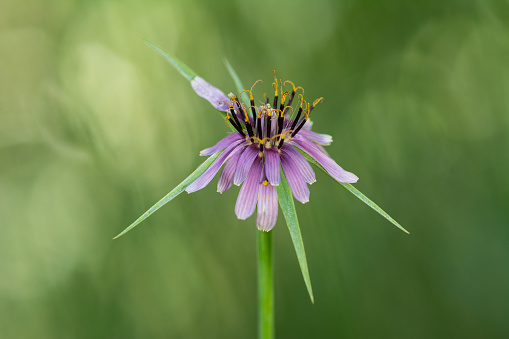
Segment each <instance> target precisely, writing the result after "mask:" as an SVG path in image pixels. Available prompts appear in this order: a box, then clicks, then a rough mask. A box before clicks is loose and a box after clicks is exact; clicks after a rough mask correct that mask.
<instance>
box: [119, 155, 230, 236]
mask: <svg viewBox="0 0 509 339" xmlns="http://www.w3.org/2000/svg"><path fill="white" fill-rule="evenodd" d="M221 152H222V151H219V152H217V153H214V154H213V155H211V156H210V157H209V158H208V159H207V160H205V162H204V163H202V164H201V165H200V166H199V167H198V168H197V169H196V170H195V171H194V172H193V173H191V175H190V176H188V177H187V178H186V179H184V181H182V182H181V183H180V184H179V185H178V186H177V187H175V188H174V189H173V190H172V191H171V192H170V193H168V194H166V195H165V196H164V197H163V198H162V199H161V200H159V201H158V202H157V203H156V204H155V205H154V206H152V207H150V208H149V210H148V211H146V212H145V213H143V215H142V216H141V217H139V218H138V219H136V221H135V222H133V223H132V224H131V225H129V227H127V228H126V229H125V230H123V231H122V232H121V233H120V234H118V235H117V236H116V237H115V238H113V239H117V238H118V237H120V236H122V235H124V234H126V233H127V232H129V231H130V230H132V229H133V228H134V227H136V226H137V225H138V224H139V223H141V222H142V221H143V220H145V219H147V218H148V217H149V216H151V215H152V213H154V212H155V211H157V210H158V209H159V208H161V207H162V206H163V205H164V204H166V203H168V202H170V201H171V200H172V199H173V198H175V197H176V196H177V195H179V194H180V193H182V192H184V190H185V189H186V188H187V186H189V185H190V184H191V183H192V182H193V181H195V180H196V179H197V178H198V177H199V176H200V175H202V174H203V172H205V170H206V169H207V168H209V166H210V165H211V164H212V162H213V161H214V160H216V158H217V157H218V156H219V154H221Z"/></svg>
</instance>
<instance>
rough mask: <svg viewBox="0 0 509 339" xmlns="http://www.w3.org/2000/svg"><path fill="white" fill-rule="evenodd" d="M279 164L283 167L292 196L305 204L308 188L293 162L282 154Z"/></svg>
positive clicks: (307, 199)
mask: <svg viewBox="0 0 509 339" xmlns="http://www.w3.org/2000/svg"><path fill="white" fill-rule="evenodd" d="M281 164H282V165H283V170H284V171H285V176H286V180H288V186H290V190H291V191H292V194H293V196H294V197H295V199H297V200H298V201H300V202H301V203H303V204H305V203H307V202H308V201H309V188H308V185H307V184H306V180H305V179H304V176H303V175H302V173H301V172H300V170H299V168H298V167H297V165H295V162H294V161H293V160H292V158H290V157H288V156H286V154H284V153H283V154H282V155H281Z"/></svg>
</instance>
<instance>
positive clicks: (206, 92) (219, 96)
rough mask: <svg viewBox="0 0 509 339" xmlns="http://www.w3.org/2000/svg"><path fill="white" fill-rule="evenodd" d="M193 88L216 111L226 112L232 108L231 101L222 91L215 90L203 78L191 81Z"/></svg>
mask: <svg viewBox="0 0 509 339" xmlns="http://www.w3.org/2000/svg"><path fill="white" fill-rule="evenodd" d="M191 86H192V87H193V89H194V91H195V92H196V94H198V95H199V96H201V97H202V98H203V99H205V100H207V101H208V102H210V103H211V104H212V106H214V107H215V108H216V109H218V110H220V111H223V112H226V111H227V110H228V108H229V107H230V105H229V102H230V99H229V98H228V97H227V96H226V95H225V94H224V93H223V92H222V91H221V90H219V89H217V88H215V87H214V86H212V85H211V84H209V83H208V82H206V81H205V80H203V78H200V77H199V76H197V77H195V78H194V79H193V80H191ZM225 101H226V102H225Z"/></svg>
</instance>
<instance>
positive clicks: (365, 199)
mask: <svg viewBox="0 0 509 339" xmlns="http://www.w3.org/2000/svg"><path fill="white" fill-rule="evenodd" d="M301 153H302V155H304V157H305V158H306V159H307V160H308V161H309V162H310V163H312V164H313V165H315V166H316V167H318V168H319V169H321V170H322V171H323V172H324V173H326V174H327V175H328V176H330V177H331V178H332V179H334V178H333V177H332V176H331V175H330V174H329V173H327V171H326V170H325V169H324V168H323V167H322V165H320V164H319V163H318V162H317V161H316V160H315V159H313V158H311V157H310V156H309V155H308V154H307V153H305V152H302V151H301ZM334 180H336V179H334ZM336 181H337V180H336ZM338 182H339V181H338ZM339 183H340V184H341V185H343V187H345V188H346V189H347V190H349V191H350V192H351V193H352V194H353V195H355V196H356V197H357V198H359V199H361V200H362V201H363V202H364V203H365V204H366V205H368V206H369V207H371V208H372V209H374V210H375V211H377V212H378V213H379V214H380V215H382V216H383V217H384V218H385V219H387V220H389V221H390V222H391V223H392V224H393V225H394V226H396V227H397V228H399V229H400V230H402V231H403V232H405V233H407V234H410V232H408V231H407V230H406V229H404V228H403V226H401V225H400V224H399V223H398V222H397V221H396V220H394V219H393V218H392V217H391V216H390V215H389V214H387V213H386V212H385V211H384V210H383V209H381V208H380V206H378V205H377V204H375V203H374V202H373V201H371V200H370V199H369V198H368V197H367V196H365V195H364V194H362V192H361V191H359V190H358V189H357V188H355V187H354V186H353V185H352V184H347V183H344V182H339Z"/></svg>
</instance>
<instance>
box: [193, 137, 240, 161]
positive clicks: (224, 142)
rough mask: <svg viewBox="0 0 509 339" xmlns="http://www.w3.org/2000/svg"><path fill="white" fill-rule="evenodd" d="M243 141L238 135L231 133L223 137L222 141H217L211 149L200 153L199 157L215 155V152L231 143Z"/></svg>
mask: <svg viewBox="0 0 509 339" xmlns="http://www.w3.org/2000/svg"><path fill="white" fill-rule="evenodd" d="M240 139H243V138H242V137H241V136H240V134H238V133H232V134H228V135H227V136H225V137H224V138H223V139H221V140H219V142H218V143H217V144H215V145H214V146H212V147H209V148H205V149H204V150H203V151H201V152H200V155H201V156H208V155H212V154H214V153H216V152H217V151H220V150H222V149H224V148H226V147H228V146H229V145H230V144H231V143H232V142H234V141H236V140H240Z"/></svg>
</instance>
